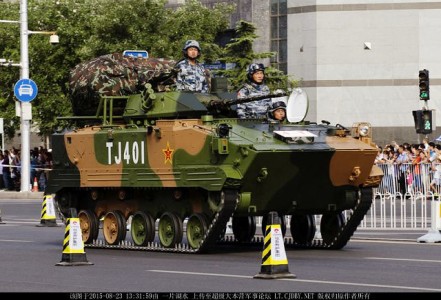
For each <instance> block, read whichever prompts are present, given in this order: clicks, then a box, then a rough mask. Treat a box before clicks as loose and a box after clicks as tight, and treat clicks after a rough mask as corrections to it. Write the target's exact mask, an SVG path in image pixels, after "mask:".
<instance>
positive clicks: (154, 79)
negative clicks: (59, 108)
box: [69, 53, 176, 116]
mask: <svg viewBox="0 0 441 300" xmlns="http://www.w3.org/2000/svg"><path fill="white" fill-rule="evenodd" d="M175 64H176V62H175V61H174V60H166V59H161V58H137V57H126V56H123V55H122V54H120V53H114V54H107V55H103V56H100V57H97V58H94V59H92V60H90V61H87V62H83V63H80V64H78V65H77V66H76V67H75V68H74V69H73V70H71V72H70V78H69V88H70V100H71V102H72V109H73V112H74V114H75V115H78V116H86V115H95V113H96V110H97V107H98V104H99V96H100V95H105V96H125V95H131V94H135V93H139V92H141V91H142V90H143V89H144V85H145V84H146V83H150V84H151V85H152V88H153V90H155V91H164V90H167V89H168V88H169V86H170V85H172V84H174V78H175V76H174V75H175V72H174V69H173V67H174V65H175Z"/></svg>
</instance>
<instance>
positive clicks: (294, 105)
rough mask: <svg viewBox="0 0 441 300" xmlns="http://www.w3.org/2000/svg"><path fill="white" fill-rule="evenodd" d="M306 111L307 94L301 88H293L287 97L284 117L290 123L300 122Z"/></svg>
mask: <svg viewBox="0 0 441 300" xmlns="http://www.w3.org/2000/svg"><path fill="white" fill-rule="evenodd" d="M307 113H308V95H306V92H305V91H304V90H302V89H299V88H298V89H295V90H293V91H292V93H291V95H289V98H288V105H287V108H286V118H287V119H288V121H289V122H290V123H298V122H302V121H303V120H304V119H305V117H306V114H307Z"/></svg>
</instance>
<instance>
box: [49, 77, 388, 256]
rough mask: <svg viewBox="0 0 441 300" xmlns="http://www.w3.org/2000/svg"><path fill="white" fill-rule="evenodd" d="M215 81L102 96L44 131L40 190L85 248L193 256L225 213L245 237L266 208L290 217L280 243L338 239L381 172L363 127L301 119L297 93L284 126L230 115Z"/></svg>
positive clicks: (349, 230) (359, 214)
mask: <svg viewBox="0 0 441 300" xmlns="http://www.w3.org/2000/svg"><path fill="white" fill-rule="evenodd" d="M216 86H221V84H216V82H215V84H214V87H213V90H214V92H213V93H211V94H198V93H184V92H171V91H168V92H167V91H166V92H157V91H154V90H153V89H152V88H151V86H150V85H148V84H147V86H146V88H145V90H144V91H143V92H142V93H138V94H133V95H129V96H104V97H101V98H100V100H99V105H98V107H97V111H96V114H95V115H89V116H86V115H83V116H75V117H71V118H70V117H69V118H67V119H70V120H71V121H72V122H73V123H76V124H77V125H78V126H77V127H75V128H73V129H70V130H65V131H63V132H60V133H55V134H53V136H52V153H53V170H52V171H51V173H50V176H49V180H48V184H47V188H46V190H45V193H46V194H53V195H54V198H55V200H56V203H57V206H58V208H59V210H60V212H61V213H62V214H63V215H64V216H65V217H69V213H70V208H75V209H76V210H77V211H78V216H79V218H80V221H81V228H82V234H83V240H84V242H85V244H86V246H93V247H113V248H130V249H143V250H152V251H154V250H160V251H171V252H193V253H196V252H202V251H206V250H208V249H210V248H211V247H212V246H213V245H216V243H218V242H222V241H225V240H226V239H225V237H224V235H225V229H226V225H227V223H228V222H229V220H230V219H232V231H233V233H234V238H233V239H230V242H231V243H232V244H234V243H248V242H251V241H252V240H253V238H254V236H255V234H256V221H255V220H256V217H258V216H262V217H263V221H262V222H263V226H264V224H265V222H266V221H265V220H266V219H265V216H267V214H268V213H269V212H270V211H276V212H278V214H279V215H281V216H289V218H288V219H289V220H290V221H289V225H290V226H289V227H290V233H291V236H292V238H290V239H289V240H287V241H286V243H287V244H289V245H295V246H301V247H321V248H331V249H340V248H342V247H344V246H345V245H346V243H347V242H348V240H349V239H350V237H351V236H352V234H353V232H354V231H355V230H356V228H357V226H358V225H359V223H360V221H361V220H362V219H363V217H364V215H365V214H366V212H367V211H368V209H369V208H370V205H371V202H372V187H375V186H378V184H379V182H380V180H381V178H382V173H381V170H379V169H378V168H376V166H374V159H375V156H376V152H377V150H376V148H375V147H374V146H372V145H371V137H370V132H369V130H370V128H369V124H367V123H359V124H356V126H354V127H353V128H351V129H346V128H345V127H343V126H341V125H336V126H332V125H330V124H329V123H327V122H324V123H323V124H313V123H310V122H307V121H305V120H303V119H304V113H306V109H305V99H306V94H304V92H303V91H301V90H297V91H295V92H294V93H293V94H291V96H290V97H289V100H288V109H287V111H288V121H287V122H283V123H274V122H271V121H268V120H262V119H247V120H241V119H237V118H235V117H234V104H235V103H237V101H239V100H234V99H231V96H232V95H230V94H228V93H227V92H226V91H225V90H224V89H222V88H216ZM276 96H277V95H274V96H270V97H276ZM279 96H280V95H279ZM279 96H278V97H279ZM253 100H255V99H245V100H240V101H253ZM296 110H300V111H302V112H300V113H298V112H296ZM346 210H351V213H350V214H347V215H348V217H345V216H344V214H343V212H344V211H346ZM316 215H321V223H320V233H321V239H320V240H316V239H314V237H315V232H316V222H315V216H316ZM128 220H130V224H131V226H130V235H127V230H126V228H127V223H126V222H127V221H128ZM282 220H285V218H282ZM100 227H101V228H102V235H100V234H99V229H100ZM282 227H284V230H286V229H285V228H286V226H285V224H282ZM99 236H102V237H103V238H102V239H101V238H99ZM97 239H98V240H97Z"/></svg>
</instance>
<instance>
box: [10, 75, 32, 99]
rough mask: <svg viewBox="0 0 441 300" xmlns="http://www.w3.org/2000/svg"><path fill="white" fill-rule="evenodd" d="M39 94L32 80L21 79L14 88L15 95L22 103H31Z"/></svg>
mask: <svg viewBox="0 0 441 300" xmlns="http://www.w3.org/2000/svg"><path fill="white" fill-rule="evenodd" d="M37 94H38V87H37V84H36V83H35V82H34V81H33V80H32V79H28V78H24V79H20V80H19V81H17V83H16V84H15V86H14V95H15V97H17V99H18V100H20V101H21V102H31V101H32V100H34V99H35V97H37Z"/></svg>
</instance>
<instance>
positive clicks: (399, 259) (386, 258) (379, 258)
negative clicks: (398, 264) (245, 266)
mask: <svg viewBox="0 0 441 300" xmlns="http://www.w3.org/2000/svg"><path fill="white" fill-rule="evenodd" d="M365 259H373V260H398V261H417V262H428V263H441V260H431V259H410V258H393V257H365Z"/></svg>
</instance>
